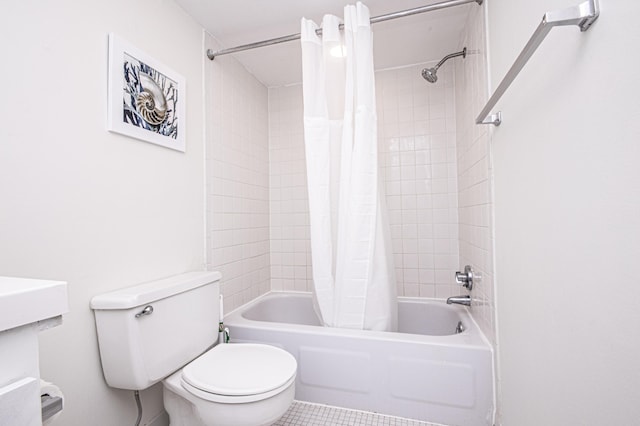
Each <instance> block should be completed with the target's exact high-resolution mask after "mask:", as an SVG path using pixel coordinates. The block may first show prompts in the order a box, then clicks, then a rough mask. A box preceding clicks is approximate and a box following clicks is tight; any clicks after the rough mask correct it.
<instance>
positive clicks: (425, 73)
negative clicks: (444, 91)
mask: <svg viewBox="0 0 640 426" xmlns="http://www.w3.org/2000/svg"><path fill="white" fill-rule="evenodd" d="M436 71H438V69H437V68H435V67H434V68H425V69H423V70H422V78H424V79H425V80H427V81H428V82H429V83H435V82H436V81H438V76H437V75H436Z"/></svg>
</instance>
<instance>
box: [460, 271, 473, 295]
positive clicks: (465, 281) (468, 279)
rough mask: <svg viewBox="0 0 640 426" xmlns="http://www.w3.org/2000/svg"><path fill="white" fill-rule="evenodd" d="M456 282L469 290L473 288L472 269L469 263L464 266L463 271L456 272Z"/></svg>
mask: <svg viewBox="0 0 640 426" xmlns="http://www.w3.org/2000/svg"><path fill="white" fill-rule="evenodd" d="M456 283H458V284H462V286H463V287H465V288H467V289H469V290H471V289H473V269H471V266H470V265H466V266H465V267H464V272H460V271H458V272H456Z"/></svg>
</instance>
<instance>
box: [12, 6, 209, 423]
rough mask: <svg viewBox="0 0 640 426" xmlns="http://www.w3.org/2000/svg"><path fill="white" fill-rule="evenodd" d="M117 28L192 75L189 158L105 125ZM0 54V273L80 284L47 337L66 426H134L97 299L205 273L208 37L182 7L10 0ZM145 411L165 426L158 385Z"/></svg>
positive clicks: (146, 397)
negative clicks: (109, 373)
mask: <svg viewBox="0 0 640 426" xmlns="http://www.w3.org/2000/svg"><path fill="white" fill-rule="evenodd" d="M109 32H115V33H116V34H118V35H119V36H121V37H122V38H124V39H126V40H128V41H129V42H131V43H132V44H134V45H135V46H137V47H138V48H140V49H142V50H144V51H146V52H148V53H149V54H150V55H152V56H153V57H154V58H156V59H158V60H159V61H161V62H163V63H165V64H166V65H168V66H169V67H171V68H172V69H175V70H176V71H178V72H179V73H181V74H182V75H184V77H185V78H186V81H187V86H186V93H185V98H184V99H186V102H187V105H186V110H187V114H188V117H187V120H186V124H185V125H186V132H187V133H186V137H187V139H186V146H187V152H186V153H180V152H177V151H173V150H169V149H166V148H163V147H159V146H157V145H153V144H149V143H145V142H141V141H137V140H134V139H131V138H128V137H125V136H121V135H117V134H113V133H110V132H108V131H107V130H106V112H107V111H106V110H107V108H106V107H107V96H106V94H107V89H106V86H107V34H108V33H109ZM0 50H1V51H2V53H3V66H2V67H0V75H1V76H2V81H3V82H4V85H3V89H2V96H1V97H0V115H1V116H2V125H1V126H0V140H1V141H2V143H0V199H1V200H2V208H0V235H1V237H0V275H6V276H18V277H32V278H43V279H54V280H63V281H67V282H68V285H69V288H68V289H69V301H70V309H71V310H70V312H69V313H68V314H66V315H64V319H63V324H62V325H61V326H59V327H56V328H54V329H51V330H46V331H44V332H42V333H40V335H39V337H40V343H41V351H40V364H41V373H42V376H43V377H44V378H46V379H47V380H49V381H52V382H54V383H56V384H57V385H59V386H60V388H61V389H62V390H63V392H64V394H65V396H66V400H65V409H64V412H63V414H62V417H60V418H59V421H58V422H57V423H56V424H58V425H67V426H80V425H87V424H91V425H96V426H113V425H126V424H133V423H134V422H135V419H136V415H137V412H136V406H135V402H134V399H133V393H132V392H130V391H121V390H115V389H110V388H108V387H107V386H106V384H105V382H104V379H103V377H102V369H101V366H100V358H99V354H98V343H97V339H96V332H95V325H94V318H93V314H92V312H91V310H90V308H89V302H90V300H91V298H92V297H93V296H94V295H96V294H100V293H103V292H106V291H110V290H114V289H118V288H121V287H125V286H130V285H134V284H137V283H140V282H144V281H148V280H152V279H156V278H161V277H166V276H169V275H174V274H178V273H181V272H184V271H188V270H197V269H203V268H204V267H205V238H204V223H205V213H204V212H205V205H204V199H205V189H204V182H205V175H204V137H203V132H202V129H203V114H202V104H203V95H202V93H203V87H202V61H203V51H202V29H201V28H200V27H199V26H198V25H196V24H195V23H194V21H193V20H192V18H190V17H189V16H187V15H186V14H185V13H184V12H183V11H182V10H181V9H180V8H178V7H177V6H176V5H175V4H174V3H173V2H171V1H150V0H140V1H136V2H130V1H124V0H109V1H91V2H78V1H64V0H60V1H56V2H43V1H30V0H27V1H20V2H3V5H2V13H0ZM1 354H2V349H1V348H0V359H1V358H2V355H1ZM142 403H143V406H144V415H143V422H142V424H151V423H150V422H151V421H152V419H154V418H156V419H157V422H156V423H153V424H155V425H161V424H167V423H166V420H167V419H166V418H165V417H163V415H162V412H163V410H162V400H161V388H160V387H158V386H156V387H154V388H152V389H151V390H149V391H144V392H142ZM158 416H159V417H158Z"/></svg>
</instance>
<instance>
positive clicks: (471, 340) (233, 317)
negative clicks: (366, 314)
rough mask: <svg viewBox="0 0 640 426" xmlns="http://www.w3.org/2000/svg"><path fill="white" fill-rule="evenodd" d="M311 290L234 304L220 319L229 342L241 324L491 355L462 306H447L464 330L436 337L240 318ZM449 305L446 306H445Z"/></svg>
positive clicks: (434, 300)
mask: <svg viewBox="0 0 640 426" xmlns="http://www.w3.org/2000/svg"><path fill="white" fill-rule="evenodd" d="M311 294H312V293H311V292H307V291H280V290H271V291H269V292H267V293H264V294H262V295H260V296H258V297H256V298H255V299H253V300H251V301H249V302H247V303H245V304H243V305H241V306H238V307H237V308H235V309H233V310H232V311H231V312H229V313H227V314H225V315H224V318H223V321H224V324H225V326H228V327H232V329H231V341H232V342H233V327H244V328H255V329H261V330H273V329H274V328H277V329H279V330H286V331H287V332H291V333H301V334H304V333H315V334H322V335H329V336H331V335H334V336H344V337H356V338H361V339H371V340H386V341H395V342H412V343H428V344H434V345H440V346H454V347H461V348H462V347H464V348H470V347H475V348H477V349H483V350H489V351H490V352H491V353H492V355H493V347H492V346H491V344H490V343H489V340H488V339H487V338H486V336H485V335H484V333H483V332H482V330H481V328H480V326H479V325H478V323H477V322H476V321H475V319H474V318H473V315H471V313H470V312H469V309H468V308H467V307H464V306H458V305H456V306H451V308H453V309H455V310H457V311H458V313H459V315H460V317H461V318H462V321H463V324H464V325H465V331H464V332H462V333H459V334H450V335H444V336H436V335H424V334H410V333H398V332H389V331H371V330H366V331H365V332H363V330H354V329H347V328H333V327H323V326H320V325H304V324H292V323H284V322H273V321H257V320H250V319H247V318H244V317H243V316H242V312H243V311H245V310H247V309H250V308H251V307H253V306H254V305H256V304H258V303H260V302H261V301H263V300H264V299H268V298H273V297H279V296H280V297H281V296H297V297H302V296H306V297H309V296H311ZM398 300H399V301H407V302H416V303H425V304H428V303H437V304H446V300H445V299H437V298H426V297H406V296H399V297H398ZM447 306H449V305H447Z"/></svg>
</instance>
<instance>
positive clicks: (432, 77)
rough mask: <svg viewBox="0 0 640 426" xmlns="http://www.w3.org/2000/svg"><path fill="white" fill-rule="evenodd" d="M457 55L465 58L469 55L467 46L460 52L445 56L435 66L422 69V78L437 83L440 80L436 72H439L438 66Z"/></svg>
mask: <svg viewBox="0 0 640 426" xmlns="http://www.w3.org/2000/svg"><path fill="white" fill-rule="evenodd" d="M456 56H462V57H463V58H465V57H466V56H467V48H466V47H465V48H464V49H462V50H461V51H460V52H456V53H452V54H450V55H447V56H445V57H444V58H442V60H441V61H440V62H438V63H437V64H436V66H435V67H433V68H424V69H423V70H422V78H424V79H425V80H427V81H428V82H429V83H435V82H436V81H438V76H437V75H436V73H437V72H438V68H440V67H441V66H442V64H444V63H445V62H446V61H447V60H448V59H451V58H455V57H456Z"/></svg>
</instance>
